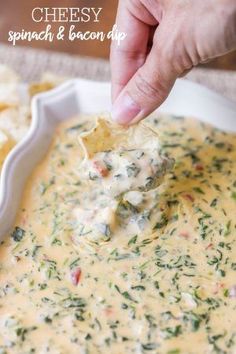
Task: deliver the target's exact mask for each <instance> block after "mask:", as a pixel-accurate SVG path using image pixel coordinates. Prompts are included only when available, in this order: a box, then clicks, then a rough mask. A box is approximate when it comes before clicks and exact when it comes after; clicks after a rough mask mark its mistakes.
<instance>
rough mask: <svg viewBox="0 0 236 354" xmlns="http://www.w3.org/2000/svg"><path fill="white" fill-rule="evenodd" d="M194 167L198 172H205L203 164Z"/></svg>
mask: <svg viewBox="0 0 236 354" xmlns="http://www.w3.org/2000/svg"><path fill="white" fill-rule="evenodd" d="M194 167H195V170H196V171H203V170H204V167H203V165H202V164H201V163H196V164H195V165H194Z"/></svg>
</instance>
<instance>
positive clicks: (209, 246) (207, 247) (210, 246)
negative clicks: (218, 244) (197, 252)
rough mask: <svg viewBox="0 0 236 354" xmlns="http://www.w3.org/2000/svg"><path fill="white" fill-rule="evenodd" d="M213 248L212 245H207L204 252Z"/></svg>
mask: <svg viewBox="0 0 236 354" xmlns="http://www.w3.org/2000/svg"><path fill="white" fill-rule="evenodd" d="M212 247H213V243H209V245H208V246H206V248H205V250H208V249H209V248H212Z"/></svg>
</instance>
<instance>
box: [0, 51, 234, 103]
mask: <svg viewBox="0 0 236 354" xmlns="http://www.w3.org/2000/svg"><path fill="white" fill-rule="evenodd" d="M0 63H3V64H6V65H9V66H10V67H12V68H13V69H15V70H16V72H17V73H18V74H19V75H20V76H21V78H22V80H23V81H25V82H31V81H36V80H39V79H40V76H41V75H42V74H43V73H45V72H51V73H54V74H56V75H59V76H63V77H67V78H74V77H83V78H87V79H91V80H99V81H107V80H109V79H110V67H109V62H108V61H107V60H104V59H94V58H88V57H80V56H75V55H69V54H65V53H57V52H51V51H47V50H39V49H37V50H36V49H32V48H24V47H15V48H13V47H12V46H9V45H6V44H0ZM186 78H187V79H189V80H192V81H195V82H199V83H201V84H203V85H205V86H207V87H209V88H211V89H213V90H215V91H217V92H219V93H220V94H222V95H224V96H226V97H228V98H230V99H231V100H234V101H236V71H228V70H215V69H203V68H195V69H193V70H192V71H191V72H190V73H189V74H188V75H187V76H186Z"/></svg>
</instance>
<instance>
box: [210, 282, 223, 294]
mask: <svg viewBox="0 0 236 354" xmlns="http://www.w3.org/2000/svg"><path fill="white" fill-rule="evenodd" d="M224 286H225V284H224V283H216V287H215V290H214V292H213V294H214V295H216V294H218V292H219V290H220V289H223V288H224Z"/></svg>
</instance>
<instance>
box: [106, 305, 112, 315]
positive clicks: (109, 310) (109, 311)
mask: <svg viewBox="0 0 236 354" xmlns="http://www.w3.org/2000/svg"><path fill="white" fill-rule="evenodd" d="M104 312H105V315H107V316H110V315H112V314H113V309H112V308H110V307H107V308H105V309H104Z"/></svg>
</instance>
